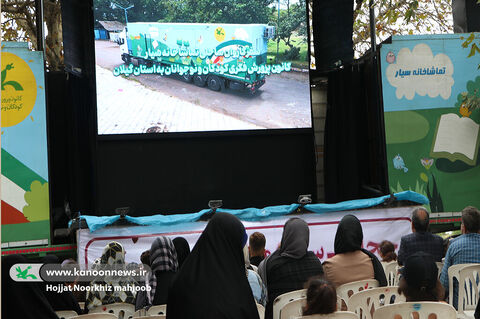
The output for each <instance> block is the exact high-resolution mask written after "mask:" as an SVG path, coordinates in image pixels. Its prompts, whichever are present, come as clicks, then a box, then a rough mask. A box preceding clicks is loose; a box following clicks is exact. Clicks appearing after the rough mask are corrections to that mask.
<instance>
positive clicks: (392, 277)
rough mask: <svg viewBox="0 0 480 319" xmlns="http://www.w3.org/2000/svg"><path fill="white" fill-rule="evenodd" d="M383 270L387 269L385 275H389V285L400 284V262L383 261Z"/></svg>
mask: <svg viewBox="0 0 480 319" xmlns="http://www.w3.org/2000/svg"><path fill="white" fill-rule="evenodd" d="M382 266H383V270H384V271H385V276H386V277H387V283H388V285H389V286H398V279H399V277H400V276H399V274H398V263H397V262H396V261H391V262H389V263H386V262H382Z"/></svg>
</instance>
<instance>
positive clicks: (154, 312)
mask: <svg viewBox="0 0 480 319" xmlns="http://www.w3.org/2000/svg"><path fill="white" fill-rule="evenodd" d="M166 314H167V305H158V306H151V307H150V308H149V309H148V310H147V316H158V315H166Z"/></svg>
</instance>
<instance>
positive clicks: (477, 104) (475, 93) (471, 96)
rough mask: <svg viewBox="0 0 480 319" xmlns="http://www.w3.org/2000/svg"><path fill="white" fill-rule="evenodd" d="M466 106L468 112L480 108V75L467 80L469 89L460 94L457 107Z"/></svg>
mask: <svg viewBox="0 0 480 319" xmlns="http://www.w3.org/2000/svg"><path fill="white" fill-rule="evenodd" d="M462 105H463V106H464V107H465V108H467V110H468V112H473V111H474V110H476V109H480V76H477V77H476V78H475V81H468V82H467V91H466V92H462V93H460V94H458V96H457V103H455V106H456V107H460V106H462Z"/></svg>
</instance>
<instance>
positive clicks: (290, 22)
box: [271, 0, 307, 60]
mask: <svg viewBox="0 0 480 319" xmlns="http://www.w3.org/2000/svg"><path fill="white" fill-rule="evenodd" d="M286 5H287V10H281V11H280V19H279V21H278V26H277V31H276V38H277V41H278V39H281V40H283V41H284V42H285V44H286V45H288V46H289V47H290V50H289V51H288V52H287V53H286V56H285V57H286V58H287V59H289V60H294V59H296V58H297V57H298V55H299V53H300V48H298V47H295V46H294V45H293V43H292V42H291V41H292V40H291V38H292V36H293V35H294V34H296V35H299V36H301V37H302V38H303V40H304V41H306V40H307V27H306V12H307V7H306V5H307V4H306V1H305V0H300V1H299V2H298V3H295V4H290V1H288V0H287V3H286ZM277 19H278V18H274V20H272V21H271V23H277Z"/></svg>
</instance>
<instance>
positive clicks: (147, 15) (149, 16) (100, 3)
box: [93, 0, 167, 23]
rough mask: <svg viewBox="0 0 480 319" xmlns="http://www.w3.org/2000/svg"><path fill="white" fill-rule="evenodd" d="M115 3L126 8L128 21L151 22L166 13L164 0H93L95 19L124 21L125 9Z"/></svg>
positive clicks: (161, 17)
mask: <svg viewBox="0 0 480 319" xmlns="http://www.w3.org/2000/svg"><path fill="white" fill-rule="evenodd" d="M115 3H116V4H118V5H120V6H122V7H124V8H127V7H129V6H131V5H133V6H134V7H133V8H131V9H128V10H127V14H128V22H153V21H158V20H160V19H163V18H164V17H165V16H166V15H167V8H166V4H165V1H162V0H140V1H139V0H113V1H111V0H93V8H94V17H95V22H97V21H120V22H122V23H125V11H124V10H123V9H121V8H120V7H119V6H115Z"/></svg>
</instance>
